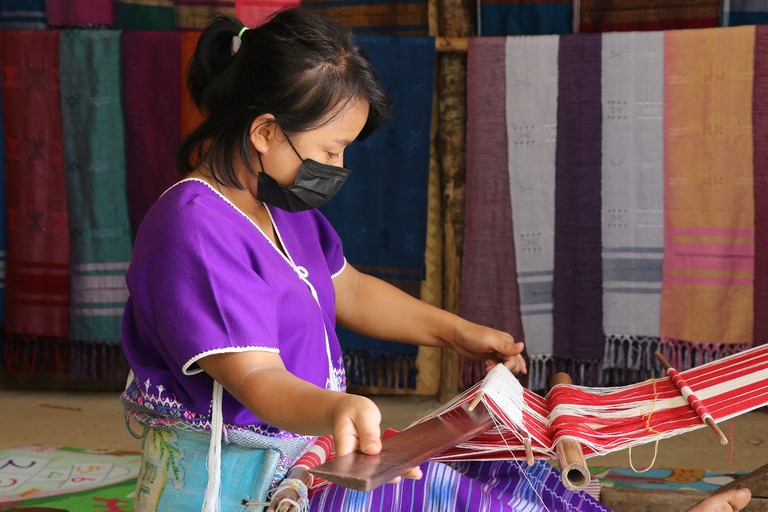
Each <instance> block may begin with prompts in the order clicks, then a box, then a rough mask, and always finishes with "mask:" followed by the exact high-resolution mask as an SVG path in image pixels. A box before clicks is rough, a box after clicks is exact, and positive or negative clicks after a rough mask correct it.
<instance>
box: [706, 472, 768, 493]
mask: <svg viewBox="0 0 768 512" xmlns="http://www.w3.org/2000/svg"><path fill="white" fill-rule="evenodd" d="M743 487H748V488H749V490H750V491H752V497H753V498H766V499H768V464H766V465H765V466H761V467H759V468H757V469H756V470H754V471H753V472H751V473H749V474H748V475H744V476H742V477H740V478H737V479H736V480H734V481H733V482H730V483H727V484H725V485H724V486H722V487H720V488H719V489H718V490H717V492H724V491H729V490H731V489H741V488H743Z"/></svg>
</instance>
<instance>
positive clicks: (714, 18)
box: [580, 0, 720, 32]
mask: <svg viewBox="0 0 768 512" xmlns="http://www.w3.org/2000/svg"><path fill="white" fill-rule="evenodd" d="M719 13H720V0H674V1H671V2H670V1H668V0H653V1H648V0H580V20H581V28H580V31H581V32H618V31H621V32H627V31H633V30H671V29H683V28H706V27H716V26H717V23H718V15H719Z"/></svg>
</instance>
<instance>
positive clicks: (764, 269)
mask: <svg viewBox="0 0 768 512" xmlns="http://www.w3.org/2000/svg"><path fill="white" fill-rule="evenodd" d="M754 66H755V82H754V85H753V88H752V147H753V150H754V156H753V158H752V162H753V165H754V182H755V185H754V186H755V284H754V286H755V291H754V301H755V304H754V312H755V314H754V329H753V333H754V334H753V336H752V340H753V343H754V344H755V345H762V344H763V343H768V315H766V314H765V311H768V146H767V145H766V144H765V142H764V141H765V140H766V138H768V27H766V26H758V27H756V28H755V64H754Z"/></svg>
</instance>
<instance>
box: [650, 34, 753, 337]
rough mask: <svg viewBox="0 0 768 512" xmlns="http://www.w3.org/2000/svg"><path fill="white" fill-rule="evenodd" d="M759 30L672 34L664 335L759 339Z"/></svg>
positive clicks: (667, 88) (667, 86) (667, 46)
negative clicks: (755, 182)
mask: <svg viewBox="0 0 768 512" xmlns="http://www.w3.org/2000/svg"><path fill="white" fill-rule="evenodd" d="M754 41H755V29H754V27H737V28H727V29H708V30H690V31H671V32H667V33H666V34H665V49H666V50H665V53H666V55H665V63H664V65H665V73H666V83H665V91H664V123H665V140H664V159H665V190H664V224H665V227H664V245H665V254H664V278H663V288H662V309H661V335H662V337H667V338H673V339H679V340H686V341H696V342H704V343H734V344H743V343H751V341H752V326H753V300H752V294H753V276H754V230H755V225H754V216H755V214H754V203H753V186H752V175H753V171H752V169H753V165H752V86H753V80H752V77H753V69H754V68H753V55H754V52H753V48H754Z"/></svg>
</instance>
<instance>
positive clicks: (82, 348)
mask: <svg viewBox="0 0 768 512" xmlns="http://www.w3.org/2000/svg"><path fill="white" fill-rule="evenodd" d="M69 345H70V359H69V360H70V366H69V376H70V377H71V378H73V379H89V380H98V381H102V382H122V381H125V378H126V377H127V376H128V372H129V371H130V367H129V366H128V361H127V360H126V358H125V354H124V353H123V347H122V346H121V345H120V343H119V342H95V343H94V342H88V343H86V342H71V343H70V344H69Z"/></svg>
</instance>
